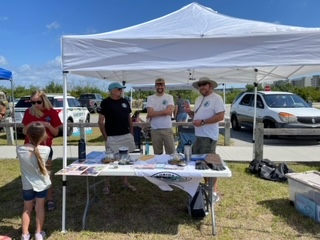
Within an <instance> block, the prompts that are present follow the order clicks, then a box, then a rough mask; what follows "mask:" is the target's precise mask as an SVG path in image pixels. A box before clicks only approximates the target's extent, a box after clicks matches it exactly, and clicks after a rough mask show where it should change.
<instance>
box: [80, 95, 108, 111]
mask: <svg viewBox="0 0 320 240" xmlns="http://www.w3.org/2000/svg"><path fill="white" fill-rule="evenodd" d="M78 100H79V102H80V103H81V105H82V106H84V107H86V108H88V110H89V112H91V113H96V112H97V107H99V106H100V104H101V102H102V100H103V97H102V96H101V95H100V94H99V93H84V94H81V95H80V97H79V98H78Z"/></svg>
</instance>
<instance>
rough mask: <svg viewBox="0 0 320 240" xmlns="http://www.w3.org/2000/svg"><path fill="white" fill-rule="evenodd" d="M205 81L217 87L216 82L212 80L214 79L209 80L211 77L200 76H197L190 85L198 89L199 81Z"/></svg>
mask: <svg viewBox="0 0 320 240" xmlns="http://www.w3.org/2000/svg"><path fill="white" fill-rule="evenodd" d="M205 82H207V83H210V84H211V87H212V88H216V87H218V83H217V82H216V81H214V80H211V79H210V78H208V77H201V78H199V80H198V81H196V82H194V83H192V86H193V87H194V88H196V89H198V88H199V83H205Z"/></svg>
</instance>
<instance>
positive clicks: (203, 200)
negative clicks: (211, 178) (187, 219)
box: [188, 183, 210, 220]
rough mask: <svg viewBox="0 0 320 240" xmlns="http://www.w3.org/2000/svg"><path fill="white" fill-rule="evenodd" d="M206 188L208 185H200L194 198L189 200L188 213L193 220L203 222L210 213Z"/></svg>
mask: <svg viewBox="0 0 320 240" xmlns="http://www.w3.org/2000/svg"><path fill="white" fill-rule="evenodd" d="M206 188H207V186H206V185H204V184H201V183H200V184H199V186H198V189H197V191H196V193H195V194H194V196H193V197H192V198H190V199H189V203H188V211H189V215H190V216H191V217H192V218H193V219H196V220H201V219H203V218H204V217H205V216H207V215H208V213H209V207H210V204H209V197H208V194H207V191H206Z"/></svg>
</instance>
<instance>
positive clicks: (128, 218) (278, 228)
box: [0, 159, 320, 240]
mask: <svg viewBox="0 0 320 240" xmlns="http://www.w3.org/2000/svg"><path fill="white" fill-rule="evenodd" d="M228 166H229V167H230V169H231V171H232V174H233V176H232V178H228V179H220V180H219V191H220V193H221V194H222V198H221V201H220V202H219V203H218V204H216V208H215V209H216V218H217V219H216V222H217V228H218V235H217V236H216V237H212V235H211V225H210V216H207V217H206V218H205V219H204V220H201V221H196V220H192V219H191V218H190V217H189V216H188V214H187V211H186V206H187V205H186V201H187V194H186V193H185V192H184V191H182V190H179V189H174V191H173V192H162V191H160V190H159V189H158V187H156V186H155V185H153V184H151V183H149V182H148V181H147V180H145V179H144V178H139V177H132V178H130V182H131V184H133V185H135V186H136V187H137V189H138V191H137V192H131V191H128V190H124V189H123V188H122V185H121V178H119V177H114V178H111V186H112V189H111V190H112V193H111V194H110V195H109V196H104V195H103V194H102V187H103V186H102V185H97V195H98V199H97V201H95V202H94V204H93V205H92V207H91V209H90V211H89V214H88V219H87V229H86V230H85V231H82V230H81V227H82V214H83V210H84V206H85V201H86V192H85V178H80V177H68V179H67V180H68V181H67V219H66V228H67V233H61V219H62V213H61V212H62V211H61V206H62V204H61V196H62V187H61V176H54V183H55V185H54V189H55V199H56V201H57V206H58V209H57V210H55V211H53V212H48V213H47V216H46V223H45V226H44V230H45V231H46V232H47V235H48V239H53V240H58V239H59V240H61V239H72V240H73V239H75V240H76V239H77V240H87V239H88V240H89V239H90V240H91V239H120V240H121V239H156V240H158V239H159V240H160V239H161V240H162V239H226V240H228V239H230V240H234V239H245V240H248V239H249V240H250V239H255V240H256V239H276V240H279V239H292V240H293V239H305V240H306V239H319V238H320V228H319V223H317V222H315V221H314V220H312V219H309V218H307V217H304V216H302V215H301V214H300V213H298V212H297V211H296V210H295V209H294V207H293V206H291V205H290V204H289V199H288V189H289V187H288V184H287V183H276V182H270V181H266V180H262V179H260V178H257V177H255V176H253V175H252V174H250V173H248V171H247V167H248V163H233V162H229V163H228ZM289 166H290V168H292V169H293V170H294V171H296V172H302V171H306V170H317V171H319V170H320V164H319V163H312V164H290V165H289ZM60 168H61V159H56V160H55V161H54V171H55V172H56V171H58V170H59V169H60ZM0 171H1V175H0V204H1V207H0V235H1V234H2V235H3V234H6V235H9V236H11V237H17V239H19V236H20V234H21V213H22V207H23V201H22V198H21V190H20V189H21V180H20V170H19V163H18V161H17V160H14V159H7V160H0ZM91 180H92V179H91ZM96 180H103V178H99V177H98V178H96ZM30 231H31V233H33V232H34V221H32V223H31V228H30Z"/></svg>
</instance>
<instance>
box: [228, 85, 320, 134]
mask: <svg viewBox="0 0 320 240" xmlns="http://www.w3.org/2000/svg"><path fill="white" fill-rule="evenodd" d="M256 106H257V108H256V118H257V119H261V120H262V122H263V123H264V127H265V128H320V110H319V109H316V108H312V107H311V106H310V105H309V104H308V103H307V102H306V101H305V100H304V99H303V98H301V97H300V96H298V95H296V94H293V93H290V92H273V91H259V92H258V93H257V104H256ZM230 117H231V126H232V129H233V130H235V131H239V130H241V127H250V128H252V127H253V120H254V118H253V117H254V93H253V92H242V93H241V94H239V95H238V96H237V97H236V98H235V100H234V102H233V103H232V104H231V108H230ZM316 137H317V138H319V136H316Z"/></svg>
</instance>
